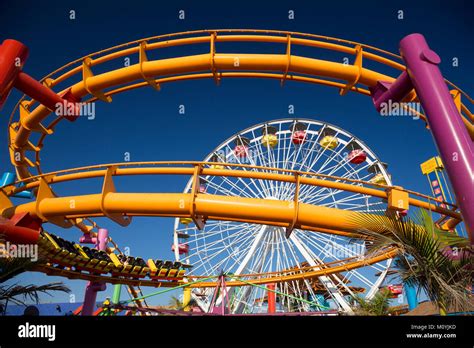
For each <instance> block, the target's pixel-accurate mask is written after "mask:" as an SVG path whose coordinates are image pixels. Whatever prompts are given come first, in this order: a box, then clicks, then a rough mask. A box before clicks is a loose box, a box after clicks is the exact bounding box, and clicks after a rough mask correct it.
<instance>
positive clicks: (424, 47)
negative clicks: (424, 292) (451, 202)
mask: <svg viewBox="0 0 474 348" xmlns="http://www.w3.org/2000/svg"><path fill="white" fill-rule="evenodd" d="M400 54H401V55H402V58H403V60H404V61H405V64H406V66H407V71H406V72H403V73H402V74H401V75H400V76H399V77H398V79H397V80H396V81H395V82H394V83H393V84H391V85H387V83H385V82H383V81H379V84H378V85H377V86H376V87H374V88H371V92H372V96H373V99H374V103H375V106H376V107H377V109H379V107H380V105H381V104H383V103H389V102H390V101H392V102H401V101H402V100H403V98H404V97H405V96H406V94H407V93H408V91H409V89H410V88H409V87H412V88H414V89H415V91H416V94H417V96H418V99H419V101H420V103H421V105H422V107H423V110H424V111H425V114H426V118H427V122H428V125H429V127H430V129H431V132H432V134H433V138H434V140H435V143H436V146H437V148H438V151H439V153H440V155H441V158H442V160H443V163H444V165H445V167H446V172H447V174H448V177H449V180H450V181H451V184H452V186H453V190H454V193H455V195H456V200H457V204H458V206H459V208H460V210H461V214H462V217H463V220H464V223H465V225H466V229H467V231H468V234H469V239H470V241H471V244H474V143H473V142H472V140H471V138H470V136H469V134H468V131H467V129H466V127H465V126H464V123H463V121H462V118H461V115H460V113H459V111H458V110H457V108H456V105H455V103H454V100H453V98H452V96H451V94H450V93H449V90H448V87H447V86H446V82H445V81H444V78H443V75H442V74H441V71H440V70H439V67H438V64H439V63H440V62H441V59H440V58H439V56H438V55H437V54H436V53H435V52H434V51H432V50H431V49H430V48H429V46H428V44H427V42H426V40H425V38H424V37H423V35H421V34H411V35H408V36H406V37H404V38H403V39H402V40H401V41H400ZM407 75H408V77H409V78H407Z"/></svg>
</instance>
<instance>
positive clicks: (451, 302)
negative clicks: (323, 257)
mask: <svg viewBox="0 0 474 348" xmlns="http://www.w3.org/2000/svg"><path fill="white" fill-rule="evenodd" d="M354 223H355V224H357V225H358V226H366V227H365V228H361V229H360V230H359V232H360V233H361V234H362V235H363V236H365V239H366V246H367V247H366V249H367V252H368V253H369V254H370V253H377V252H379V251H381V250H383V249H385V248H388V247H396V248H397V249H398V250H399V256H398V257H397V259H396V261H395V268H396V270H397V271H398V272H397V277H398V278H399V279H401V281H402V282H403V283H406V284H410V285H412V286H416V287H418V288H420V289H422V290H424V292H425V293H426V294H427V296H428V297H429V298H430V300H431V301H433V302H434V303H436V304H438V305H443V306H445V307H446V308H449V307H453V308H458V309H460V310H464V309H468V308H470V295H469V292H468V291H467V289H469V288H470V286H471V284H472V276H473V264H474V260H473V254H472V249H471V247H470V243H469V241H468V240H467V239H466V238H462V237H459V236H456V235H453V234H450V233H449V232H447V231H443V230H441V229H439V228H438V227H437V226H436V225H435V224H434V222H433V219H432V217H431V215H430V214H429V213H428V212H426V211H423V210H420V211H419V212H417V214H415V216H414V218H413V219H409V218H396V217H394V216H383V215H374V214H361V215H359V217H358V218H356V220H355V221H354ZM451 243H453V244H451ZM453 245H454V246H456V247H458V248H462V251H463V253H462V254H461V257H459V258H458V259H453V258H451V257H449V255H448V253H447V252H446V250H447V248H450V247H451V246H453Z"/></svg>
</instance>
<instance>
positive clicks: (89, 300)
mask: <svg viewBox="0 0 474 348" xmlns="http://www.w3.org/2000/svg"><path fill="white" fill-rule="evenodd" d="M108 239H109V232H108V231H107V230H106V229H105V228H100V229H99V232H98V233H97V241H96V248H97V249H98V250H103V251H105V250H106V248H107V242H108ZM105 289H106V285H105V284H104V283H95V282H89V283H88V284H87V286H86V293H85V296H84V304H83V306H82V315H83V316H91V315H93V314H94V309H95V303H96V300H97V293H98V292H99V291H105Z"/></svg>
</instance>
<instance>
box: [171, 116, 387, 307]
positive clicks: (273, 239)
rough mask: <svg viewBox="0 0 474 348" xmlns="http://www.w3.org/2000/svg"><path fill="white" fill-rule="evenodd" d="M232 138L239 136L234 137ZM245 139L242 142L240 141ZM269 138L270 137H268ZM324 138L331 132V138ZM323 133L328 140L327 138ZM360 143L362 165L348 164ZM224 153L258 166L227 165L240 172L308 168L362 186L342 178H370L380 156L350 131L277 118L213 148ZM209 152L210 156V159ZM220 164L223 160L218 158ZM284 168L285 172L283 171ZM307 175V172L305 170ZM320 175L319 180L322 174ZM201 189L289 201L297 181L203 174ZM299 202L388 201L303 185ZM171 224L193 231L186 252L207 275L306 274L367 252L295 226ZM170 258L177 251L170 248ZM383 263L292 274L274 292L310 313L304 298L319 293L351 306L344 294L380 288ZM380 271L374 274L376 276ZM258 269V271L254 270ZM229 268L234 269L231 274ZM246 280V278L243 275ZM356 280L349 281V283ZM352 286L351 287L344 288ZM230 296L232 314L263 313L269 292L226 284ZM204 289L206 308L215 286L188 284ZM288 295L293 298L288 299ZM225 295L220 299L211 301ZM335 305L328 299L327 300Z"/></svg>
mask: <svg viewBox="0 0 474 348" xmlns="http://www.w3.org/2000/svg"><path fill="white" fill-rule="evenodd" d="M296 122H298V123H300V124H301V123H302V126H303V127H301V126H299V128H298V129H304V132H305V133H304V134H305V137H304V141H302V142H301V143H299V142H298V141H295V140H294V134H295V133H294V132H295V128H293V127H294V126H293V125H294V124H295V125H296ZM265 127H272V128H271V134H274V135H276V142H273V140H272V143H270V142H265V141H264V138H263V137H264V136H265V135H268V134H269V133H268V130H269V128H265ZM326 136H331V137H334V138H335V139H336V140H335V141H334V142H332V143H329V144H330V145H328V146H326V147H324V145H323V143H322V139H323V137H326ZM239 138H240V140H238V141H236V139H239ZM243 138H245V139H246V140H245V141H244V140H242V139H243ZM268 139H269V138H267V140H268ZM328 139H329V138H328ZM327 141H329V140H327V139H325V143H327ZM232 142H235V144H236V146H237V145H238V144H239V142H241V143H242V144H244V143H245V144H246V146H247V152H246V153H245V154H244V156H242V157H239V156H238V154H237V152H235V151H234V149H232V148H231V146H232ZM351 142H354V143H355V144H356V145H357V144H359V146H360V147H362V148H363V149H364V150H363V151H365V153H366V160H365V161H364V162H365V163H363V164H354V163H351V162H350V161H349V159H348V156H346V154H345V151H348V150H349V145H348V144H349V143H351ZM220 151H225V153H226V156H225V159H226V160H225V161H224V162H234V163H236V164H240V165H243V164H244V163H245V164H250V165H252V166H258V167H259V168H258V169H257V168H255V167H248V166H244V167H233V166H226V168H227V169H229V170H232V169H235V168H241V170H243V171H258V172H261V173H264V174H265V173H267V174H273V173H274V169H272V168H279V169H280V170H281V171H279V173H282V174H289V171H291V170H297V171H299V172H310V173H316V174H325V175H329V176H334V177H337V178H335V179H334V180H333V179H331V180H332V181H335V182H346V183H349V184H352V185H358V186H361V184H359V183H356V182H351V181H349V182H347V181H345V179H354V180H357V181H370V180H371V178H372V177H373V175H374V174H373V171H371V170H367V169H368V167H369V166H371V165H373V164H374V163H376V162H377V161H379V160H378V159H377V157H376V156H375V155H374V154H373V153H372V152H371V151H370V150H369V149H368V148H367V147H366V146H365V145H363V143H361V142H360V141H359V140H358V139H357V138H355V137H354V136H352V135H351V134H349V133H347V132H345V131H343V130H341V129H338V128H337V127H335V126H331V125H327V124H324V123H319V122H313V121H310V120H303V121H300V120H297V121H296V120H277V121H271V122H269V123H265V124H261V125H257V126H254V127H251V128H248V129H247V130H244V131H242V132H241V133H239V134H238V135H237V136H234V137H231V138H229V140H227V141H226V142H224V143H222V145H220V146H219V147H218V148H217V149H216V150H214V152H213V153H214V154H218V152H220ZM208 158H211V157H208ZM223 165H224V166H225V163H224V164H223ZM377 168H379V169H380V170H381V171H382V174H383V175H384V178H385V179H386V181H387V184H388V185H390V178H389V176H388V174H387V173H386V171H385V169H384V168H382V167H381V166H378V167H377ZM285 171H288V172H285ZM303 175H304V174H303ZM323 179H324V178H323ZM204 180H205V188H206V192H207V193H211V194H218V195H224V196H239V197H247V198H263V199H277V200H279V201H292V200H293V199H294V194H295V189H296V184H295V183H294V182H281V181H274V180H265V179H254V178H244V177H237V176H236V177H228V176H222V177H220V176H210V175H208V176H205V177H204ZM191 186H192V183H191V181H188V184H187V186H186V189H185V192H189V190H190V188H191ZM299 201H300V202H302V203H306V204H314V205H319V206H324V207H335V208H338V209H344V210H346V211H362V212H383V211H385V207H386V204H385V203H384V202H382V201H381V200H379V199H378V198H375V197H372V196H367V195H363V194H360V193H355V192H350V191H343V190H337V189H331V188H326V187H318V186H311V185H302V186H301V187H300V188H299ZM176 221H177V222H175V233H178V232H181V233H187V234H189V235H190V237H189V239H187V241H186V243H188V245H189V252H188V254H186V256H185V257H184V258H186V257H187V259H186V260H188V261H189V263H190V264H192V265H194V266H195V267H193V269H192V271H191V272H190V274H195V275H212V274H217V273H218V272H221V271H225V272H226V273H228V274H229V276H230V278H231V279H239V275H240V274H248V276H245V279H248V280H252V279H259V278H265V277H268V273H269V272H277V273H278V272H284V271H288V270H290V272H291V273H295V274H304V272H306V270H301V267H305V266H306V265H308V266H311V267H315V268H316V269H321V268H325V267H327V266H326V264H327V263H330V262H336V264H343V263H345V262H349V261H348V260H350V259H353V258H357V257H361V258H363V257H365V251H364V250H365V249H364V247H365V244H364V243H363V242H361V241H358V242H356V243H354V242H353V240H351V239H349V238H347V237H343V236H339V235H331V234H327V233H319V232H309V231H304V230H299V229H295V230H294V231H293V233H292V235H291V236H290V238H289V239H287V238H286V236H285V231H284V229H283V228H281V227H275V226H262V225H257V224H251V223H240V222H223V221H208V223H207V224H206V225H205V226H204V228H203V230H201V231H200V230H198V229H197V228H196V227H195V226H194V227H192V228H189V227H188V226H186V227H183V228H181V226H180V225H179V223H178V220H176ZM177 236H178V235H177V234H175V236H174V243H175V245H176V243H179V240H178V239H179V238H178V237H177ZM175 257H176V258H178V257H179V255H178V254H177V252H176V251H175ZM386 267H387V266H386V265H382V263H376V264H374V265H367V266H364V267H363V268H361V269H354V270H351V271H346V272H344V273H337V274H332V275H330V276H322V277H318V278H315V279H314V280H313V279H301V280H292V281H288V282H283V283H278V284H277V285H276V289H278V291H279V292H281V294H282V295H278V300H279V301H278V303H279V306H280V308H281V309H283V310H284V311H307V310H310V308H311V310H320V308H319V307H317V308H316V309H315V308H314V307H312V306H311V307H310V304H309V303H308V302H307V301H306V300H307V299H310V300H311V301H314V302H315V303H320V302H319V300H317V299H318V297H319V294H321V292H323V293H324V296H325V298H328V299H329V301H334V303H335V304H336V306H337V307H338V308H342V309H344V310H345V311H348V312H350V308H348V306H347V304H346V303H345V300H344V296H345V295H346V294H352V293H353V292H354V291H359V287H363V288H370V292H371V293H373V292H374V291H375V290H374V289H375V288H376V287H377V286H379V284H380V282H381V279H382V280H383V278H384V277H385V273H384V272H386ZM378 272H379V273H380V274H381V275H380V276H375V275H374V274H378ZM256 273H260V275H258V276H252V274H256ZM232 274H235V276H234V277H232ZM243 279H244V278H243ZM352 282H353V283H352ZM349 284H351V286H349ZM229 289H230V290H229V291H228V293H229V294H230V295H231V296H230V300H231V302H232V304H231V306H232V307H231V308H232V311H233V312H238V313H250V312H258V311H262V309H263V306H264V302H265V300H266V298H267V295H268V291H267V290H265V289H262V288H260V287H248V286H243V287H240V288H233V287H232V288H229ZM198 292H202V293H203V295H204V296H205V298H206V300H205V301H204V302H202V301H201V302H200V303H202V304H203V308H207V307H208V306H210V303H211V302H210V301H211V298H212V294H213V292H214V291H207V290H206V291H201V290H198V289H193V290H192V294H193V296H194V295H195V294H196V293H198ZM288 295H291V296H294V297H296V299H295V298H292V297H291V298H290V297H288ZM219 301H222V298H220V299H218V301H217V302H216V303H218V302H219ZM331 306H332V303H331Z"/></svg>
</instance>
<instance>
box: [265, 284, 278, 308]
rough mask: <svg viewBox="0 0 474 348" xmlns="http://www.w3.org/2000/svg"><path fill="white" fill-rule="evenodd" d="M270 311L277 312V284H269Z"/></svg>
mask: <svg viewBox="0 0 474 348" xmlns="http://www.w3.org/2000/svg"><path fill="white" fill-rule="evenodd" d="M267 289H268V291H267V298H268V313H276V294H275V284H273V283H272V284H268V285H267Z"/></svg>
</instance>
